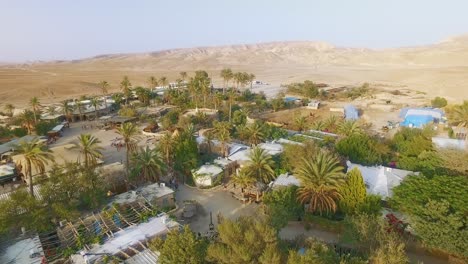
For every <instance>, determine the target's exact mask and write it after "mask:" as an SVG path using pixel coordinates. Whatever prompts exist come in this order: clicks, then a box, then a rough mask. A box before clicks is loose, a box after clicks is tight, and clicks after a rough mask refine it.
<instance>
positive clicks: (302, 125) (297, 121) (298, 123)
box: [294, 116, 307, 132]
mask: <svg viewBox="0 0 468 264" xmlns="http://www.w3.org/2000/svg"><path fill="white" fill-rule="evenodd" d="M294 127H295V128H296V129H297V130H298V131H299V132H302V131H304V130H306V129H307V118H306V117H305V116H297V117H296V118H294Z"/></svg>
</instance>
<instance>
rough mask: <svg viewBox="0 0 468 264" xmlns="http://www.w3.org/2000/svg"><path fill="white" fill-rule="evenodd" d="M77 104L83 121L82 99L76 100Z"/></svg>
mask: <svg viewBox="0 0 468 264" xmlns="http://www.w3.org/2000/svg"><path fill="white" fill-rule="evenodd" d="M75 105H76V109H78V113H79V114H80V121H83V110H84V105H83V103H82V102H81V101H80V100H78V101H76V104H75Z"/></svg>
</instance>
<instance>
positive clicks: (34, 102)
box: [29, 96, 41, 124]
mask: <svg viewBox="0 0 468 264" xmlns="http://www.w3.org/2000/svg"><path fill="white" fill-rule="evenodd" d="M29 105H30V106H31V107H32V110H33V113H34V124H37V112H38V111H39V109H40V107H41V103H40V102H39V99H38V98H37V97H36V96H34V97H33V98H31V100H30V101H29Z"/></svg>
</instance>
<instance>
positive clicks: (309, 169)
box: [232, 146, 346, 214]
mask: <svg viewBox="0 0 468 264" xmlns="http://www.w3.org/2000/svg"><path fill="white" fill-rule="evenodd" d="M274 167H275V162H274V160H273V158H272V156H271V155H269V154H268V153H267V152H266V151H265V150H263V149H262V148H260V147H258V146H255V147H253V148H252V149H251V151H250V153H249V160H248V161H247V163H246V164H245V165H244V167H242V169H241V170H240V171H239V173H238V174H237V175H235V176H233V178H232V182H233V183H235V184H237V185H238V186H240V187H241V188H242V192H244V189H245V188H248V187H252V188H255V189H256V190H257V199H258V196H259V191H258V190H259V189H260V188H259V187H258V184H268V183H270V182H271V181H273V180H274V179H275V178H276V176H275V171H274ZM343 171H344V167H342V166H341V165H340V162H339V160H338V159H337V158H336V157H335V156H334V155H332V154H331V153H329V152H326V151H319V152H317V153H315V155H313V156H310V157H303V158H302V160H301V162H300V163H299V165H298V166H297V168H296V169H295V175H296V177H297V178H298V180H299V181H300V183H301V186H300V187H299V188H298V190H297V192H298V201H299V202H301V203H302V204H304V205H306V204H307V205H308V209H309V211H311V212H317V213H320V214H322V213H331V212H335V211H336V210H337V205H338V201H339V200H340V198H341V194H340V190H341V187H342V186H343V184H344V183H345V182H346V174H345V173H344V172H343Z"/></svg>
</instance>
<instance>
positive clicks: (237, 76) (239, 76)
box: [232, 72, 244, 91]
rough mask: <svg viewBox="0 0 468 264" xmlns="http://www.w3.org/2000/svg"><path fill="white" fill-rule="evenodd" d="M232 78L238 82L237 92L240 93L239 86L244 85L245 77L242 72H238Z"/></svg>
mask: <svg viewBox="0 0 468 264" xmlns="http://www.w3.org/2000/svg"><path fill="white" fill-rule="evenodd" d="M232 78H233V79H234V81H235V82H236V90H237V91H239V85H240V84H242V83H244V75H243V74H242V72H236V73H234V74H233V76H232Z"/></svg>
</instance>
